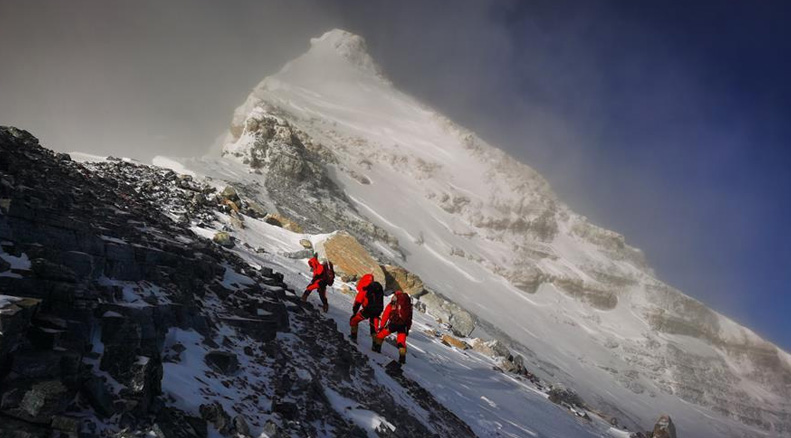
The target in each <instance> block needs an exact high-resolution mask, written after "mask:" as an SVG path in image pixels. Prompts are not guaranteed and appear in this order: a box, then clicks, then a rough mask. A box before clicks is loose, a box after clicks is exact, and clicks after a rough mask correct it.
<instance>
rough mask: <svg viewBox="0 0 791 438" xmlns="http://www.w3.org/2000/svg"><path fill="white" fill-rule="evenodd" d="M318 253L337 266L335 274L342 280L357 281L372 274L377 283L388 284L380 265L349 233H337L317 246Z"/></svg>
mask: <svg viewBox="0 0 791 438" xmlns="http://www.w3.org/2000/svg"><path fill="white" fill-rule="evenodd" d="M316 252H318V254H319V256H321V257H324V258H326V259H327V260H329V261H331V262H332V263H333V265H335V272H336V273H337V274H339V275H340V277H341V278H344V279H348V280H356V279H358V278H360V277H362V276H363V275H365V274H372V275H373V276H374V279H375V280H376V281H378V282H380V283H382V284H385V282H386V280H385V273H384V271H382V268H381V267H380V266H379V263H378V262H377V261H376V260H374V259H373V257H371V255H370V254H369V253H368V251H367V250H366V249H365V248H364V247H363V246H362V245H360V242H358V241H357V239H355V238H354V236H352V235H351V234H349V233H346V232H343V231H340V232H338V233H335V234H334V235H332V236H330V237H329V238H327V240H325V241H324V242H321V243H320V244H318V245H316Z"/></svg>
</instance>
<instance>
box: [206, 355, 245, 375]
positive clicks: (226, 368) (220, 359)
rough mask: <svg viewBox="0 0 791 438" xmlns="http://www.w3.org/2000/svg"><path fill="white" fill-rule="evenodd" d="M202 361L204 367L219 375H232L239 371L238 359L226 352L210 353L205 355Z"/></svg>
mask: <svg viewBox="0 0 791 438" xmlns="http://www.w3.org/2000/svg"><path fill="white" fill-rule="evenodd" d="M204 361H205V362H206V365H208V366H209V367H210V368H211V369H213V370H214V371H216V372H218V373H220V374H224V375H232V374H234V373H236V371H238V370H239V359H238V358H237V357H236V355H235V354H233V353H228V352H226V351H217V350H214V351H210V352H208V353H206V357H204Z"/></svg>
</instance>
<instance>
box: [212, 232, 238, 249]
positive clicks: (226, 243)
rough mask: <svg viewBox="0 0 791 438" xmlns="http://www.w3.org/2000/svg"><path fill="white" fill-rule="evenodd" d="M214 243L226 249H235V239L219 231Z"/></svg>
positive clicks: (213, 239) (215, 235)
mask: <svg viewBox="0 0 791 438" xmlns="http://www.w3.org/2000/svg"><path fill="white" fill-rule="evenodd" d="M212 241H214V243H216V244H218V245H220V246H223V247H225V248H233V245H234V243H233V237H231V235H230V234H228V233H226V232H225V231H218V232H217V233H215V234H214V237H213V238H212Z"/></svg>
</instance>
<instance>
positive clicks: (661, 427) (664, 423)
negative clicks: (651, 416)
mask: <svg viewBox="0 0 791 438" xmlns="http://www.w3.org/2000/svg"><path fill="white" fill-rule="evenodd" d="M651 438H676V426H675V425H674V424H673V420H671V419H670V417H669V416H667V415H662V416H661V417H659V420H657V422H656V425H655V426H654V431H653V434H652V435H651Z"/></svg>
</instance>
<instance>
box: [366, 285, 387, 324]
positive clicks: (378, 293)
mask: <svg viewBox="0 0 791 438" xmlns="http://www.w3.org/2000/svg"><path fill="white" fill-rule="evenodd" d="M365 298H366V300H367V301H368V304H367V305H366V306H365V313H367V314H369V315H372V316H377V317H378V316H379V315H381V314H382V310H384V308H385V291H384V288H383V287H382V284H381V283H379V282H378V281H374V282H373V283H371V284H370V285H368V287H367V288H365Z"/></svg>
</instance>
